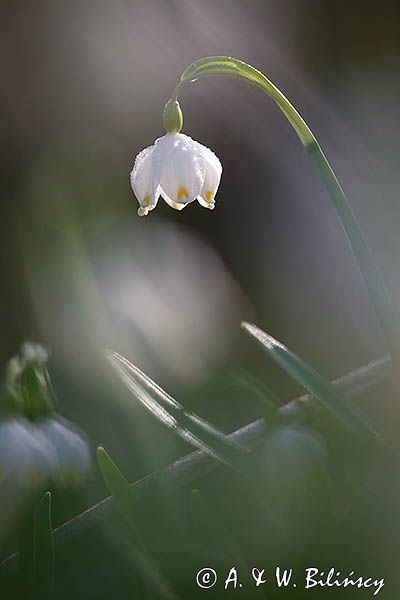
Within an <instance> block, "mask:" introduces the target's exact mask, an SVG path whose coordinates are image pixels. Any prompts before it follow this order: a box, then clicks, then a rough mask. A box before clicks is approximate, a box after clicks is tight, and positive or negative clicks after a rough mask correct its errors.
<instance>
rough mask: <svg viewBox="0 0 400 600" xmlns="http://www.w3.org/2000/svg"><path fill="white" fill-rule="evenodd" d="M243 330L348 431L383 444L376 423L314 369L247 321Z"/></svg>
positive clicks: (381, 435)
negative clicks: (361, 433)
mask: <svg viewBox="0 0 400 600" xmlns="http://www.w3.org/2000/svg"><path fill="white" fill-rule="evenodd" d="M242 327H243V329H244V330H245V331H246V332H247V333H249V334H250V335H251V336H252V337H253V338H255V340H256V341H257V342H258V343H259V344H260V345H261V347H262V349H263V350H264V351H265V352H267V354H268V355H269V356H270V357H271V358H272V360H274V361H275V362H276V363H277V364H278V365H279V366H280V367H281V368H282V369H284V370H285V371H286V373H288V375H290V376H291V377H292V378H293V379H294V380H295V381H297V382H298V383H300V384H301V385H302V386H303V387H304V388H305V389H306V390H308V391H309V392H310V393H311V394H312V395H313V396H314V397H315V398H317V400H319V401H320V402H321V404H322V405H323V406H324V407H325V408H326V409H327V410H328V411H329V412H330V413H331V414H332V415H334V416H335V417H336V418H337V419H338V420H339V421H340V422H341V423H342V424H343V425H344V426H345V427H346V428H347V429H351V430H352V431H353V432H357V431H358V432H361V431H364V432H365V431H367V432H368V433H370V434H372V435H373V436H374V437H375V438H377V439H379V440H380V441H384V436H383V434H382V433H381V432H380V430H379V428H378V427H377V426H376V425H375V424H374V423H373V421H372V420H371V419H369V417H368V416H367V415H366V414H365V413H364V412H363V411H362V410H361V409H360V408H359V407H358V406H357V405H356V404H354V403H353V402H352V401H351V400H349V399H347V398H345V397H344V396H343V395H342V394H341V393H340V392H339V391H338V390H337V389H336V388H335V387H334V386H332V385H331V384H330V382H329V381H327V380H326V379H324V378H323V377H322V376H321V375H320V374H319V373H318V372H317V371H316V370H315V369H314V368H313V367H311V366H310V365H308V364H307V363H306V362H305V361H303V360H302V359H301V358H299V357H298V356H296V354H294V353H293V352H291V351H290V350H289V349H288V348H286V346H284V345H283V344H281V342H278V341H277V340H276V339H274V338H273V337H272V336H270V335H269V334H267V333H265V331H263V330H262V329H260V328H259V327H257V326H256V325H253V324H251V323H247V322H245V321H244V322H243V323H242Z"/></svg>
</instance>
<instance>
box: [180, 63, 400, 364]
mask: <svg viewBox="0 0 400 600" xmlns="http://www.w3.org/2000/svg"><path fill="white" fill-rule="evenodd" d="M210 75H219V76H223V77H235V78H238V79H242V80H244V81H247V82H248V83H250V84H252V85H255V86H257V87H259V88H260V89H262V90H263V91H264V92H265V93H267V94H268V96H270V98H272V100H274V102H275V103H276V105H277V106H278V108H279V109H280V110H281V111H282V112H283V114H284V115H285V117H286V118H287V119H288V121H289V123H290V124H291V125H292V127H293V129H294V130H295V132H296V133H297V135H298V137H299V138H300V141H301V143H302V145H303V146H304V148H305V149H306V150H307V152H308V153H309V154H310V155H311V156H312V158H313V159H314V161H315V163H316V165H317V167H318V169H319V172H320V175H321V177H322V179H323V181H324V183H325V186H326V188H327V190H328V192H329V195H330V197H331V200H332V203H333V205H334V207H335V209H336V212H337V214H338V216H339V219H340V221H341V223H342V226H343V228H344V230H345V233H346V236H347V238H348V240H349V242H350V245H351V248H352V250H353V253H354V256H355V258H356V261H357V263H358V267H359V270H360V273H361V276H362V279H363V281H364V284H365V287H366V289H367V292H368V294H369V297H370V300H371V302H372V304H373V306H374V308H375V311H376V314H377V317H378V320H379V323H380V326H381V328H382V331H383V333H384V335H385V337H386V339H387V342H388V345H389V348H390V351H391V354H392V357H393V358H394V357H399V356H400V336H399V334H400V318H399V315H398V312H397V310H396V309H395V307H394V305H393V303H392V301H391V298H390V296H389V293H388V291H387V289H386V286H385V284H384V282H383V280H382V277H381V276H380V273H379V271H378V268H377V266H376V264H375V261H374V259H373V257H372V254H371V251H370V249H369V247H368V244H367V242H366V240H365V238H364V236H363V234H362V232H361V229H360V227H359V225H358V223H357V221H356V219H355V217H354V214H353V212H352V210H351V208H350V205H349V203H348V200H347V198H346V196H345V194H344V192H343V190H342V188H341V186H340V184H339V182H338V180H337V177H336V175H335V173H334V171H333V169H332V167H331V165H330V164H329V162H328V160H327V158H326V156H325V154H324V153H323V151H322V149H321V146H320V145H319V143H318V141H317V139H316V137H315V136H314V134H313V132H312V131H311V129H310V128H309V126H308V125H307V123H306V122H305V121H304V119H303V117H302V116H301V115H300V114H299V113H298V112H297V110H296V109H295V108H294V106H293V105H292V104H291V103H290V102H289V100H288V99H287V98H286V97H285V96H284V94H282V92H281V91H280V90H279V89H278V88H277V87H276V86H275V85H274V84H273V83H272V81H270V80H269V79H268V78H267V77H266V76H265V75H263V73H261V72H260V71H258V70H257V69H255V68H254V67H252V66H250V65H248V64H246V63H244V62H243V61H240V60H238V59H236V58H230V57H228V56H210V57H206V58H203V59H200V60H198V61H196V62H194V63H192V64H191V65H189V67H187V69H186V70H185V71H184V72H183V74H182V76H181V81H180V82H179V83H178V85H177V87H176V88H175V90H174V92H173V98H174V99H175V100H177V98H178V95H179V92H180V91H181V89H182V87H183V85H184V84H185V83H191V82H193V81H196V80H197V79H199V78H201V77H205V76H210Z"/></svg>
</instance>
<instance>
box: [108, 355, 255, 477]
mask: <svg viewBox="0 0 400 600" xmlns="http://www.w3.org/2000/svg"><path fill="white" fill-rule="evenodd" d="M108 358H109V360H110V362H111V364H112V366H113V367H114V369H115V370H116V371H117V373H118V374H119V376H120V378H121V380H122V381H123V382H124V383H125V385H126V386H127V387H128V389H129V390H130V391H131V392H132V393H133V395H134V396H135V397H136V398H137V399H138V400H139V401H140V402H141V404H142V405H143V406H145V407H146V408H147V409H148V410H149V411H150V412H151V413H152V414H153V415H154V416H155V417H156V418H157V419H158V420H159V421H161V422H162V423H163V424H164V425H166V426H167V427H169V428H170V429H171V430H172V431H174V433H176V434H177V435H178V436H179V437H181V438H182V439H183V440H185V441H186V442H189V443H190V444H192V445H193V446H194V447H196V448H198V449H199V450H203V452H205V453H207V454H209V455H210V456H212V457H213V458H216V459H217V460H219V461H220V462H222V463H224V464H228V465H230V466H231V467H234V466H236V465H237V464H238V463H240V462H241V461H242V460H243V459H244V458H245V456H246V454H247V450H246V449H245V448H243V447H242V446H240V445H239V444H237V443H236V442H234V441H233V440H232V439H231V438H229V437H228V436H227V435H225V434H224V433H222V432H221V431H219V430H218V429H217V428H216V427H214V426H213V425H211V424H210V423H208V422H207V421H206V420H204V419H202V418H201V417H199V416H198V415H196V414H194V413H191V412H189V411H187V410H185V409H184V408H183V406H182V405H181V404H179V403H178V402H177V401H176V400H174V399H173V398H172V397H171V396H170V395H169V394H167V392H165V391H164V390H163V389H162V388H161V387H160V386H159V385H158V384H157V383H155V382H154V381H153V380H152V379H150V377H148V376H147V375H146V374H145V373H143V372H142V371H141V370H140V369H138V367H136V366H135V365H133V364H132V363H131V362H129V361H128V360H127V359H126V358H124V357H123V356H121V355H119V354H118V353H116V352H109V353H108Z"/></svg>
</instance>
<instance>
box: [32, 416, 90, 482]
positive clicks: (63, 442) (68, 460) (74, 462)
mask: <svg viewBox="0 0 400 600" xmlns="http://www.w3.org/2000/svg"><path fill="white" fill-rule="evenodd" d="M38 428H39V429H40V431H41V432H42V434H43V435H44V436H45V437H46V438H47V439H48V440H49V441H50V442H51V444H52V445H53V446H54V449H55V453H56V457H57V464H56V466H55V468H54V469H53V472H52V476H53V478H54V479H55V480H56V481H61V482H64V483H69V482H73V481H78V480H79V479H81V478H82V476H84V475H86V474H87V473H88V471H89V469H90V462H91V461H90V451H89V447H88V444H87V442H86V439H85V436H84V434H83V433H82V432H81V431H79V430H78V429H77V428H76V427H75V426H74V425H72V423H69V422H68V421H66V420H65V419H61V417H58V418H57V419H45V420H44V421H41V422H40V423H39V426H38Z"/></svg>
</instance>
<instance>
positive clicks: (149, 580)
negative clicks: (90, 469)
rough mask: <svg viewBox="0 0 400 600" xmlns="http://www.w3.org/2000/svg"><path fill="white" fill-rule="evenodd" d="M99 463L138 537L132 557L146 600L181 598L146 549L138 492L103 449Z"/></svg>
mask: <svg viewBox="0 0 400 600" xmlns="http://www.w3.org/2000/svg"><path fill="white" fill-rule="evenodd" d="M97 459H98V462H99V467H100V471H101V474H102V476H103V479H104V482H105V484H106V486H107V488H108V491H109V492H110V494H111V496H112V498H113V499H114V501H115V503H116V505H117V507H118V509H119V511H120V513H121V514H122V516H123V517H124V518H125V520H126V521H127V523H128V524H129V525H130V527H131V528H132V530H133V532H134V533H135V535H136V541H137V542H138V547H137V548H135V547H133V548H131V549H130V553H131V556H132V559H133V560H134V561H135V563H136V566H137V568H138V569H139V571H140V573H141V575H142V577H143V580H144V582H145V584H146V586H147V591H146V594H147V597H148V598H156V597H157V598H166V599H170V600H173V599H174V600H176V599H177V598H178V596H177V595H176V594H175V593H174V592H173V590H172V589H171V587H170V585H169V583H168V582H167V581H166V579H165V577H164V575H162V573H161V572H160V571H159V569H158V568H157V566H156V564H155V563H154V561H153V559H152V558H151V557H150V554H149V552H148V549H147V548H146V544H145V539H146V532H145V519H144V515H143V510H142V508H141V506H140V503H139V502H138V500H137V498H136V494H135V492H134V491H133V489H132V487H131V486H130V485H129V483H128V481H127V480H126V479H125V477H124V476H123V474H122V473H121V471H120V470H119V468H118V467H117V465H116V464H115V463H114V461H113V460H112V458H111V456H110V455H109V454H108V452H107V451H106V450H105V449H104V448H102V447H101V446H100V447H99V448H98V449H97ZM154 594H157V595H156V596H155V595H154Z"/></svg>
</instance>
